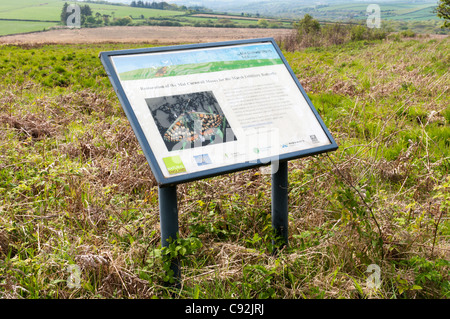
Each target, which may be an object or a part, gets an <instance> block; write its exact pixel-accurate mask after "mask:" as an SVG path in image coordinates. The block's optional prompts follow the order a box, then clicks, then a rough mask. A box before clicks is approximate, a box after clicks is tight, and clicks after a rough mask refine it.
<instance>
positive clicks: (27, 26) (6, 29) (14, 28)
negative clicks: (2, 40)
mask: <svg viewBox="0 0 450 319" xmlns="http://www.w3.org/2000/svg"><path fill="white" fill-rule="evenodd" d="M56 25H57V24H56V23H52V22H31V21H1V20H0V35H8V34H16V33H25V32H34V31H43V30H44V29H49V28H51V27H54V26H56Z"/></svg>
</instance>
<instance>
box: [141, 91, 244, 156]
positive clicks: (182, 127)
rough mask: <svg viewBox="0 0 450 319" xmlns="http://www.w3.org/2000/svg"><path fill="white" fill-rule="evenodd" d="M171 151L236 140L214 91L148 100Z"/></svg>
mask: <svg viewBox="0 0 450 319" xmlns="http://www.w3.org/2000/svg"><path fill="white" fill-rule="evenodd" d="M145 101H146V102H147V105H148V107H149V109H150V112H151V113H152V116H153V118H154V119H155V123H156V125H157V127H158V130H159V133H160V134H161V137H162V139H163V141H164V143H165V145H166V147H167V150H168V151H173V150H183V149H189V148H194V147H200V146H206V145H209V144H219V143H224V142H229V141H235V140H236V137H235V136H234V133H233V131H232V129H231V127H230V124H229V122H228V121H227V119H226V117H225V115H224V114H223V112H222V109H221V108H220V106H219V103H218V102H217V100H216V98H215V96H214V94H213V93H212V92H211V91H205V92H196V93H189V94H180V95H171V96H163V97H157V98H149V99H146V100H145Z"/></svg>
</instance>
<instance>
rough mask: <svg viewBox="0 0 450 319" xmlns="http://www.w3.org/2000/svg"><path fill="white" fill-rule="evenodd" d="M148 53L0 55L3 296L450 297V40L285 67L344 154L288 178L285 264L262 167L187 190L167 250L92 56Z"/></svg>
mask: <svg viewBox="0 0 450 319" xmlns="http://www.w3.org/2000/svg"><path fill="white" fill-rule="evenodd" d="M147 46H149V44H139V43H134V44H130V43H109V44H107V43H103V44H95V43H94V44H92V43H91V44H85V43H84V44H76V43H75V44H42V43H41V44H26V43H23V44H22V45H18V46H15V45H2V46H1V47H0V70H1V73H2V74H3V76H2V78H1V80H0V92H1V95H0V297H1V298H28V299H30V298H62V299H65V298H68V299H73V298H87V299H96V298H116V299H117V298H201V299H204V298H256V299H260V298H261V299H262V298H279V299H294V298H295V299H297V298H308V299H309V298H312V299H322V298H394V299H395V298H399V299H404V298H418V299H419V298H430V299H447V298H448V297H449V296H450V284H449V266H450V263H449V257H450V246H449V236H450V223H449V207H450V175H449V170H450V162H449V159H450V106H449V105H450V103H449V102H450V99H449V89H450V87H449V83H450V73H449V69H450V60H449V55H448V52H449V51H450V42H449V39H448V37H446V38H439V39H435V38H427V37H420V38H411V39H409V38H408V39H403V38H400V39H394V40H392V39H388V40H383V41H373V42H367V41H359V42H351V43H347V44H345V45H340V46H331V47H327V48H310V49H305V50H301V51H296V52H285V56H286V58H287V60H288V62H289V63H290V65H291V66H292V68H293V70H294V72H295V73H296V75H297V77H298V78H299V80H300V82H301V83H302V85H303V87H304V88H305V90H306V91H307V93H308V95H309V97H310V98H311V100H312V102H313V104H314V105H315V107H316V108H317V110H318V112H319V114H320V115H321V116H322V118H323V120H324V121H325V123H326V125H327V127H328V128H329V129H330V131H331V134H332V135H333V136H334V137H335V139H336V140H337V143H338V144H339V146H340V148H339V150H338V151H336V152H334V153H331V154H328V155H318V156H313V157H308V158H304V159H301V160H295V161H290V162H289V182H290V185H289V234H290V237H289V246H288V247H287V248H285V249H284V250H282V251H281V252H279V254H278V255H272V253H271V252H272V248H273V247H272V239H273V238H272V232H271V221H270V219H271V217H270V203H271V199H270V175H266V174H264V172H263V171H261V170H258V169H253V170H248V171H243V172H238V173H233V174H227V175H224V176H220V177H215V178H210V179H205V180H201V181H197V182H192V183H187V184H182V185H179V186H178V188H177V189H178V196H179V197H178V200H179V211H180V239H178V240H177V241H176V242H174V243H173V244H172V245H171V246H170V248H169V249H167V250H163V249H161V247H160V232H159V213H158V189H157V186H156V183H155V180H154V178H153V176H152V173H151V171H150V169H149V166H148V164H147V162H146V159H145V157H144V155H143V153H142V151H141V150H140V147H139V145H138V143H137V140H136V138H135V136H134V134H133V132H132V129H131V127H130V125H129V123H128V120H127V118H126V116H125V115H124V113H123V111H122V109H121V106H120V105H119V102H118V99H117V96H116V94H115V92H114V90H113V88H112V87H111V84H110V83H109V80H108V78H107V76H106V74H105V72H104V70H103V67H102V65H101V63H100V61H99V58H98V53H99V52H100V51H107V50H116V49H129V48H138V47H147ZM170 256H178V257H179V258H180V262H181V266H182V267H181V287H180V288H179V289H174V288H171V287H170V286H167V281H170V279H171V276H170V273H166V271H165V267H164V265H166V264H167V263H166V262H167V260H168V257H170ZM377 267H379V268H377ZM374 269H375V270H376V269H378V272H377V271H375V272H374ZM377 275H378V277H377Z"/></svg>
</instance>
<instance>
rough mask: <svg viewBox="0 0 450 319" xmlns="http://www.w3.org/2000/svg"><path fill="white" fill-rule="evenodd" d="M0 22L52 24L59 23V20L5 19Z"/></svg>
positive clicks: (0, 19)
mask: <svg viewBox="0 0 450 319" xmlns="http://www.w3.org/2000/svg"><path fill="white" fill-rule="evenodd" d="M0 21H16V22H19V21H24V22H54V23H59V22H61V21H60V20H31V19H7V18H0Z"/></svg>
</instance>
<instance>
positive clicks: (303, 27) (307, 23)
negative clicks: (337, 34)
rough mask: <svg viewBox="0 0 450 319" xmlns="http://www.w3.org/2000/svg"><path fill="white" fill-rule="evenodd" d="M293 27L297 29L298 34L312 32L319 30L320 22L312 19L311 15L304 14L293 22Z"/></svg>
mask: <svg viewBox="0 0 450 319" xmlns="http://www.w3.org/2000/svg"><path fill="white" fill-rule="evenodd" d="M294 27H295V28H296V29H297V31H298V35H299V36H303V35H306V34H314V33H318V32H319V31H320V23H319V21H317V20H316V19H314V18H313V17H312V16H311V15H309V14H305V16H304V17H303V19H301V20H300V21H299V22H295V23H294Z"/></svg>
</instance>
